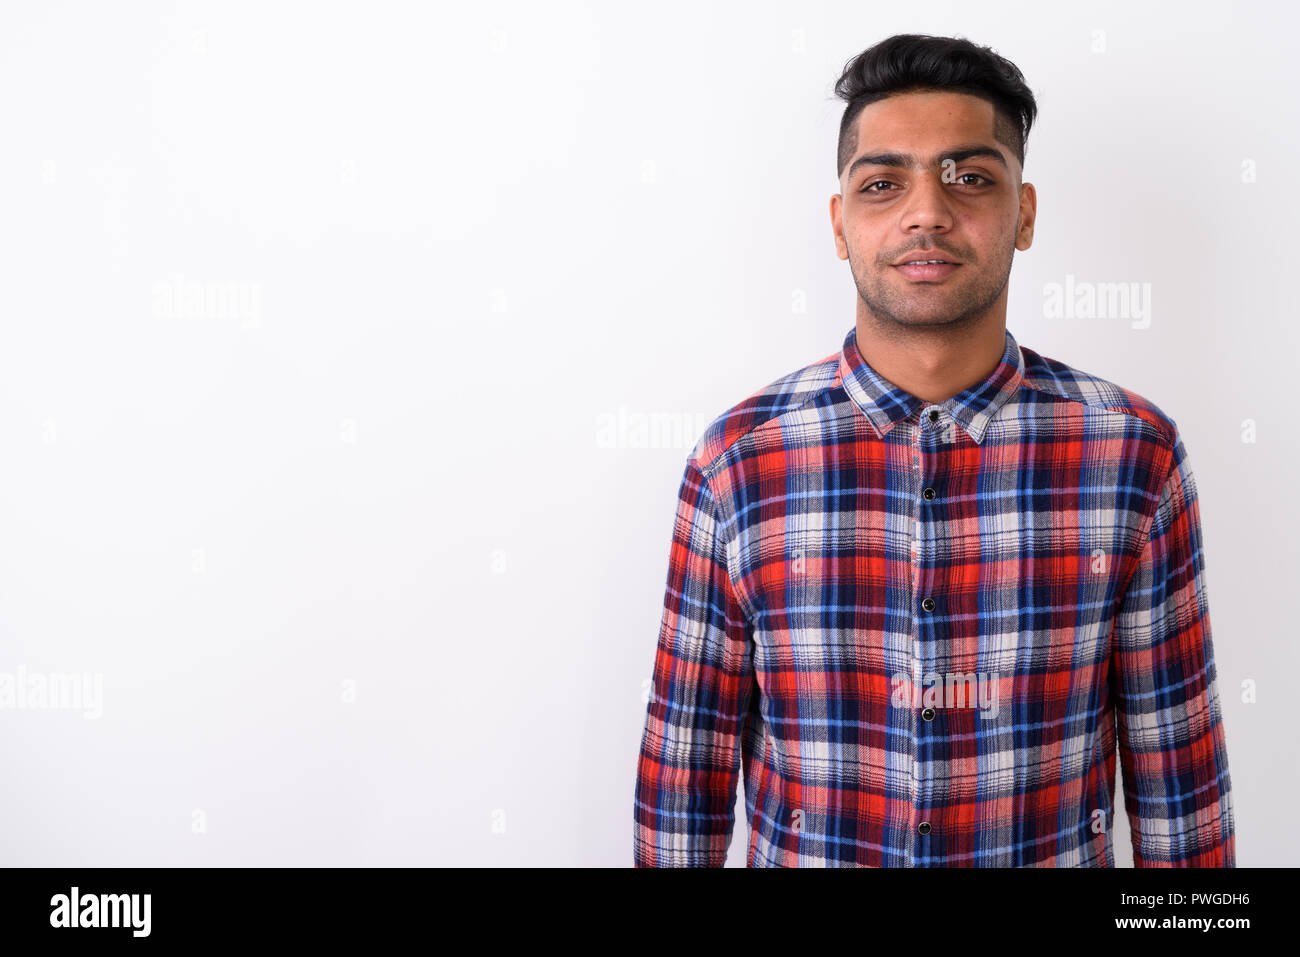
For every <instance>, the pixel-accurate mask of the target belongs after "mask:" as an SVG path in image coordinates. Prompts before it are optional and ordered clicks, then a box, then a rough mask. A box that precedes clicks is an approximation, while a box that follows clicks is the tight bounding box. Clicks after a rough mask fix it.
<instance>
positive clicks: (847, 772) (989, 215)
mask: <svg viewBox="0 0 1300 957" xmlns="http://www.w3.org/2000/svg"><path fill="white" fill-rule="evenodd" d="M836 92H837V93H838V94H839V95H840V96H841V97H843V98H844V99H845V100H846V101H847V102H848V106H847V108H846V110H845V113H844V119H843V121H842V123H841V127H840V142H839V155H838V173H839V180H840V192H839V193H838V194H837V195H835V196H833V197H831V201H830V213H831V222H832V226H833V228H834V234H835V244H836V248H837V250H838V253H839V257H840V258H841V259H846V260H848V263H849V269H850V271H851V273H852V275H853V280H854V282H855V283H856V285H857V289H858V294H859V296H858V301H857V316H856V322H855V326H854V328H853V329H852V330H850V331H849V333H848V335H847V336H846V338H845V340H844V343H843V349H842V350H841V351H839V352H836V353H834V354H832V355H829V356H827V357H826V358H824V359H822V360H820V361H818V362H814V363H812V364H811V365H807V366H804V367H803V368H801V369H799V370H797V371H795V372H793V373H791V374H789V375H787V376H785V377H783V378H781V379H778V380H777V381H775V382H773V383H771V384H770V385H768V386H766V387H765V388H763V389H761V390H759V391H758V392H755V393H754V394H753V395H751V396H750V397H749V398H747V399H745V400H744V401H743V402H740V403H739V404H737V405H735V406H734V407H732V408H731V409H729V410H728V411H726V412H725V413H723V414H722V415H721V416H719V417H718V418H717V419H716V420H715V421H714V422H713V423H712V424H711V425H710V426H709V428H708V429H707V430H706V431H705V433H704V435H703V436H702V437H701V438H700V440H699V442H698V444H697V445H696V446H695V448H694V449H693V451H692V452H691V454H690V456H689V458H688V461H687V465H686V470H685V474H684V476H683V478H682V482H681V486H680V491H679V495H678V502H677V513H676V521H675V526H674V530H673V536H672V547H671V551H670V560H669V571H668V581H667V588H666V593H665V600H664V606H665V607H664V613H663V618H662V622H661V626H660V630H659V641H658V650H657V653H656V657H655V664H654V687H653V692H652V695H651V698H650V704H649V708H648V713H647V716H646V724H645V729H644V734H643V737H642V742H641V750H640V758H639V763H638V767H637V781H636V800H635V839H634V853H635V863H636V865H638V866H721V865H722V864H723V862H724V860H725V858H726V853H727V848H728V846H729V844H730V840H731V835H732V830H733V824H734V819H735V817H734V804H735V797H736V791H737V787H738V774H739V773H740V770H741V768H742V766H743V771H744V788H745V803H746V811H747V815H748V818H749V821H750V825H749V831H748V856H747V864H748V866H751V867H794V866H829V867H848V866H868V867H938V866H943V867H967V866H971V867H1114V866H1115V858H1114V852H1113V846H1112V842H1111V828H1112V824H1113V822H1114V812H1115V808H1114V797H1115V755H1116V750H1117V749H1118V752H1119V756H1120V761H1121V767H1122V770H1123V781H1124V788H1123V791H1124V806H1125V810H1126V812H1127V814H1128V818H1129V822H1130V826H1131V832H1132V843H1133V855H1134V860H1135V863H1136V865H1137V866H1139V867H1233V866H1235V850H1234V824H1233V812H1232V799H1231V782H1230V779H1229V777H1228V764H1227V753H1226V748H1225V741H1224V731H1223V724H1222V720H1221V714H1220V707H1219V696H1218V689H1217V685H1216V676H1215V666H1214V654H1213V648H1212V644H1211V638H1210V621H1209V608H1208V604H1207V598H1206V586H1205V577H1204V555H1203V550H1202V537H1201V530H1200V518H1199V511H1198V502H1197V496H1196V486H1195V483H1194V481H1193V476H1192V472H1191V468H1190V465H1189V460H1188V457H1187V453H1186V450H1185V449H1184V447H1183V443H1182V439H1181V436H1180V433H1179V431H1178V428H1177V426H1176V424H1175V422H1174V421H1173V420H1172V419H1171V418H1169V417H1168V416H1167V415H1165V413H1164V412H1162V411H1161V410H1160V409H1159V408H1158V407H1157V406H1156V405H1154V404H1153V403H1151V402H1150V401H1148V400H1146V399H1144V398H1142V397H1141V396H1139V395H1137V394H1135V393H1133V392H1130V391H1128V390H1126V389H1123V388H1121V387H1119V386H1117V385H1115V384H1112V383H1110V382H1107V381H1105V380H1103V379H1100V378H1097V377H1095V376H1092V375H1089V374H1087V373H1084V372H1081V371H1078V370H1076V369H1073V368H1071V367H1070V366H1068V365H1066V364H1064V363H1062V362H1060V361H1057V360H1055V359H1050V358H1047V357H1045V356H1041V355H1039V354H1038V353H1036V352H1034V351H1033V350H1032V349H1028V348H1025V347H1022V346H1020V345H1019V344H1018V343H1017V342H1016V340H1015V338H1014V337H1013V336H1012V335H1011V333H1010V332H1009V331H1008V330H1007V329H1006V308H1007V281H1008V277H1009V274H1010V270H1011V261H1012V256H1013V250H1015V249H1021V250H1025V249H1028V248H1029V246H1030V244H1031V242H1032V239H1033V229H1034V216H1035V212H1036V206H1037V199H1036V196H1035V192H1034V187H1033V186H1032V185H1031V184H1029V183H1024V182H1022V179H1021V176H1022V167H1023V163H1024V150H1025V141H1026V138H1027V136H1028V133H1029V128H1030V126H1031V125H1032V122H1033V119H1034V116H1035V113H1036V104H1035V101H1034V98H1033V95H1032V93H1031V92H1030V91H1029V89H1028V88H1027V87H1026V85H1025V83H1024V78H1023V76H1022V75H1021V73H1020V71H1019V70H1018V69H1017V68H1016V67H1015V66H1014V65H1013V64H1011V63H1009V62H1008V61H1006V60H1004V59H1003V58H1001V57H1000V56H998V55H997V54H995V53H994V52H993V51H991V50H989V49H987V48H984V47H978V46H975V45H973V44H971V43H969V42H967V41H965V40H960V39H950V38H940V37H925V36H915V35H903V36H896V37H892V38H890V39H888V40H885V41H883V42H882V43H880V44H877V45H876V46H873V47H871V48H870V49H868V50H866V51H865V52H863V53H862V54H861V55H859V56H858V57H856V58H855V59H853V60H852V61H850V63H849V64H848V65H847V66H846V68H845V71H844V75H843V76H842V77H841V78H840V80H839V82H838V84H837V86H836Z"/></svg>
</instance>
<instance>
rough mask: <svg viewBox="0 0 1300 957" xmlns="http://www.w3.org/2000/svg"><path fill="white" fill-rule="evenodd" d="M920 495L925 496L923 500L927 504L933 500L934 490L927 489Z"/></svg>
mask: <svg viewBox="0 0 1300 957" xmlns="http://www.w3.org/2000/svg"><path fill="white" fill-rule="evenodd" d="M921 494H922V495H924V496H925V500H926V501H927V502H928V501H930V500H931V499H933V498H934V489H932V488H928V489H926V490H925V491H924V492H922V493H921Z"/></svg>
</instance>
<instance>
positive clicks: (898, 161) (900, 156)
mask: <svg viewBox="0 0 1300 957" xmlns="http://www.w3.org/2000/svg"><path fill="white" fill-rule="evenodd" d="M976 156H988V157H990V158H992V159H995V160H997V161H998V162H999V163H1001V164H1002V168H1003V169H1006V168H1007V161H1006V160H1005V159H1003V158H1002V154H1001V153H1000V152H998V151H997V150H995V149H994V148H993V147H991V146H985V145H984V144H983V143H971V144H969V145H966V146H955V147H953V148H952V149H949V150H944V151H943V152H942V153H940V154H939V155H938V156H936V157H934V159H933V160H932V161H931V164H930V165H932V166H939V165H941V164H942V163H943V162H944V161H945V160H952V161H953V162H954V163H960V162H962V161H963V160H968V159H972V158H973V157H976ZM917 165H918V163H917V159H916V157H915V156H913V155H912V154H911V153H867V154H865V155H863V156H859V157H858V158H857V159H855V160H854V161H853V163H852V164H851V165H850V166H849V172H848V177H847V178H848V179H852V178H853V174H854V173H856V172H857V171H858V169H859V168H861V167H863V166H894V167H898V168H900V169H901V168H908V167H910V168H915V167H916V166H917Z"/></svg>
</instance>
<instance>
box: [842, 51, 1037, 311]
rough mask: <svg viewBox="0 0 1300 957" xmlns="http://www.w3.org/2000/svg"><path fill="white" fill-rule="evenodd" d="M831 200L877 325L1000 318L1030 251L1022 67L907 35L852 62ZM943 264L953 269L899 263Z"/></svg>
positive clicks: (1031, 111) (1031, 195) (1026, 97)
mask: <svg viewBox="0 0 1300 957" xmlns="http://www.w3.org/2000/svg"><path fill="white" fill-rule="evenodd" d="M835 92H836V94H837V95H838V96H840V97H841V98H843V99H844V100H846V101H847V103H848V106H847V107H846V108H845V111H844V117H843V119H842V121H841V123H840V137H839V149H838V156H837V172H838V175H839V180H840V192H839V193H838V194H836V195H835V196H832V197H831V222H832V226H833V228H834V231H835V243H836V248H837V250H838V253H839V257H840V258H841V259H847V260H848V261H849V268H850V271H851V272H852V274H853V279H854V282H855V283H856V284H857V287H858V294H859V296H860V298H861V301H862V305H863V306H864V307H865V308H866V310H867V312H868V313H869V314H870V315H871V317H872V318H874V319H875V320H876V321H877V322H879V323H884V324H895V325H899V326H930V327H935V326H957V325H960V324H963V323H969V322H974V321H978V320H980V319H983V318H985V317H987V316H989V315H990V314H992V313H994V312H996V311H998V310H999V309H1000V310H1001V315H1002V316H1003V317H1005V310H1006V287H1007V279H1008V277H1009V276H1010V273H1011V260H1012V255H1013V253H1014V250H1016V249H1028V248H1029V246H1030V243H1031V242H1032V241H1033V226H1034V215H1035V212H1036V209H1037V197H1036V195H1035V192H1034V187H1033V185H1032V184H1030V183H1024V182H1022V174H1023V167H1024V158H1025V144H1026V141H1027V139H1028V136H1029V129H1030V127H1031V126H1032V125H1033V121H1034V117H1035V115H1036V114H1037V104H1036V103H1035V101H1034V96H1033V94H1032V93H1031V92H1030V90H1029V88H1028V86H1026V85H1025V81H1024V77H1023V76H1022V75H1021V73H1020V70H1019V69H1017V68H1016V66H1015V65H1014V64H1013V63H1011V62H1009V61H1008V60H1005V59H1003V58H1002V57H1000V56H998V55H997V54H996V53H994V52H993V51H992V50H990V49H988V48H986V47H980V46H976V45H975V44H973V43H971V42H970V41H968V40H963V39H957V38H951V37H930V36H918V35H914V34H903V35H899V36H894V37H890V38H889V39H887V40H884V41H882V42H880V43H877V44H876V45H875V46H872V47H870V48H869V49H867V50H865V51H863V52H862V53H861V54H859V55H858V56H856V57H854V58H853V59H852V60H850V61H849V62H848V64H847V65H846V66H845V68H844V73H843V75H842V76H841V77H840V78H839V80H838V82H837V83H836V84H835ZM936 259H942V260H945V261H947V262H948V263H949V265H946V266H931V267H928V268H918V267H913V266H906V265H901V264H905V263H908V262H913V261H918V260H936Z"/></svg>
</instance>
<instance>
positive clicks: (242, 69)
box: [0, 2, 1300, 866]
mask: <svg viewBox="0 0 1300 957" xmlns="http://www.w3.org/2000/svg"><path fill="white" fill-rule="evenodd" d="M917 10H918V12H917V14H916V15H911V16H902V15H901V14H900V13H899V12H898V11H896V10H893V9H891V8H889V7H883V8H882V7H881V6H879V5H872V4H861V3H847V2H840V3H825V4H822V5H820V6H816V7H810V6H809V5H808V4H804V3H800V4H794V3H761V4H754V3H743V4H742V3H726V4H722V3H719V4H714V5H701V4H700V3H696V2H690V3H688V2H675V3H658V4H655V5H653V6H651V7H646V6H623V5H620V6H618V7H615V6H614V5H606V4H597V3H562V4H546V5H537V4H531V3H523V2H520V3H494V4H490V5H467V4H447V5H445V6H443V7H441V8H436V9H430V8H429V7H428V6H427V5H425V4H416V3H410V4H396V3H366V4H361V3H350V4H321V3H310V4H309V3H305V2H304V3H299V4H287V3H285V4H255V3H244V4H230V3H227V4H220V5H217V4H197V3H155V4H133V5H130V6H124V5H114V6H112V7H110V6H106V5H101V4H93V3H62V4H55V3H51V4H41V5H27V6H26V7H22V8H19V7H7V8H6V9H5V11H4V13H3V14H0V90H3V91H4V92H3V94H0V130H3V139H4V147H3V149H0V309H2V310H3V314H2V317H0V455H2V458H0V673H7V674H10V675H14V676H17V675H19V674H26V675H30V674H38V675H45V676H49V675H56V676H59V675H62V676H68V675H82V674H85V675H89V676H91V678H92V679H97V680H98V681H99V682H100V683H101V685H100V686H101V689H102V697H101V698H100V699H99V700H98V701H97V702H95V706H94V708H93V709H92V710H95V709H98V710H99V711H100V713H99V715H98V717H86V714H85V709H84V708H81V709H78V708H59V709H38V708H33V707H14V708H10V709H8V710H3V711H0V767H2V768H3V771H0V776H2V777H3V778H4V780H5V786H4V787H2V788H0V863H4V864H27V865H89V866H108V865H176V864H182V865H184V864H222V865H225V864H256V865H264V864H265V865H272V864H275V865H290V864H292V865H317V864H483V865H518V864H562V865H579V864H582V865H587V864H593V865H620V866H621V865H627V864H630V863H631V834H632V798H633V787H634V777H635V765H636V755H637V748H638V745H639V738H640V733H641V729H642V726H643V723H644V720H645V699H644V697H643V695H644V692H645V683H646V682H647V680H648V678H649V676H650V670H651V666H652V663H653V653H654V647H655V639H656V632H657V627H658V623H659V614H660V610H661V607H662V601H663V587H664V579H665V575H666V571H667V558H668V542H669V534H670V531H671V521H672V514H673V508H674V495H675V491H676V487H677V482H678V480H679V479H680V476H681V470H682V466H683V464H684V461H685V456H686V454H687V450H688V449H689V447H690V445H691V444H693V442H694V440H695V438H696V435H697V434H698V431H699V429H698V428H696V427H695V423H698V422H700V421H701V419H703V421H705V422H707V420H708V419H710V418H712V417H713V416H714V415H716V414H717V413H719V412H721V411H722V410H723V409H725V408H726V407H727V406H729V405H731V404H733V403H734V402H736V401H738V400H739V399H741V398H743V397H744V396H745V395H748V394H749V393H750V392H752V391H753V390H754V389H756V388H758V387H759V386H761V385H763V384H764V383H766V382H769V381H771V380H772V379H774V378H776V377H777V376H779V375H782V374H784V373H785V372H788V371H791V370H793V369H794V368H796V367H798V366H801V365H804V364H806V363H808V362H811V361H812V360H814V359H817V358H821V357H823V356H825V355H827V354H829V353H832V352H834V351H836V350H837V349H838V348H839V346H840V343H841V340H842V339H843V336H844V333H845V332H847V330H848V329H849V327H850V326H851V325H852V323H853V309H854V300H853V297H854V291H853V286H852V282H851V280H850V277H849V274H848V268H847V265H846V264H845V263H843V262H841V261H840V260H838V259H837V258H836V257H835V254H834V245H833V243H832V238H831V230H830V224H829V217H828V214H827V200H828V197H829V196H830V195H831V193H833V192H835V191H836V189H837V188H838V187H837V182H836V179H835V174H834V152H835V136H836V130H837V124H838V120H839V116H840V112H841V109H842V104H841V103H840V101H838V100H836V99H834V98H833V96H832V95H831V86H832V84H833V82H834V80H835V78H836V77H837V76H838V73H839V70H840V68H841V66H842V65H843V63H844V62H845V61H846V60H847V59H848V58H849V57H851V56H853V55H854V54H856V53H857V52H859V51H860V50H861V49H863V48H865V47H866V46H869V45H870V44H871V43H874V42H875V41H877V40H879V39H881V38H883V37H884V36H886V35H888V34H891V33H895V32H931V33H947V34H962V35H965V36H967V37H969V38H971V39H973V40H975V41H976V42H979V43H985V44H990V45H992V46H994V47H995V48H997V49H998V50H999V52H1001V53H1003V54H1004V55H1006V56H1008V57H1009V58H1011V59H1012V60H1014V61H1015V62H1016V63H1017V64H1019V66H1020V67H1021V68H1022V69H1023V70H1024V72H1025V74H1026V76H1027V78H1028V80H1029V83H1030V85H1031V87H1032V88H1033V89H1034V91H1035V93H1036V95H1037V96H1038V98H1039V103H1040V106H1041V110H1042V112H1041V117H1040V123H1039V125H1038V126H1037V127H1036V128H1035V129H1034V131H1033V133H1032V134H1031V136H1030V140H1029V151H1028V159H1027V164H1026V179H1028V180H1029V181H1031V182H1033V183H1035V184H1036V186H1037V189H1038V196H1039V217H1038V223H1037V229H1036V239H1035V243H1034V246H1033V248H1032V249H1031V250H1030V251H1028V252H1025V253H1019V254H1017V259H1016V265H1015V268H1014V270H1013V273H1012V292H1011V301H1010V308H1009V314H1008V325H1009V327H1010V328H1011V330H1012V332H1013V334H1014V335H1015V336H1016V337H1017V339H1018V340H1019V341H1020V342H1021V344H1022V345H1026V346H1029V347H1030V348H1033V349H1035V350H1036V351H1038V352H1040V353H1042V354H1045V355H1048V356H1052V357H1055V358H1060V359H1062V360H1063V361H1066V362H1069V363H1070V364H1072V365H1074V366H1076V367H1078V368H1081V369H1083V370H1086V371H1089V372H1093V373H1095V374H1097V375H1101V376H1103V377H1105V378H1109V379H1112V380H1113V381H1116V382H1119V383H1120V384H1122V385H1125V386H1126V387H1128V388H1131V389H1133V390H1135V391H1137V392H1139V393H1141V394H1143V395H1145V396H1147V397H1149V398H1150V399H1152V400H1153V401H1155V402H1156V403H1157V404H1159V405H1160V406H1161V407H1162V408H1163V409H1164V410H1165V411H1167V412H1168V413H1169V414H1170V415H1172V416H1173V417H1174V418H1175V419H1176V420H1177V421H1178V423H1179V426H1180V428H1181V429H1182V431H1183V435H1184V437H1185V440H1186V443H1187V448H1188V450H1189V453H1190V455H1191V456H1192V460H1193V462H1194V466H1195V470H1196V475H1197V482H1198V489H1199V492H1200V495H1201V500H1202V505H1201V508H1202V516H1203V521H1204V532H1205V543H1206V550H1207V580H1208V582H1209V583H1210V584H1209V588H1210V593H1211V609H1212V620H1213V624H1214V636H1215V651H1216V658H1217V666H1218V669H1219V676H1220V678H1219V680H1220V683H1221V691H1222V693H1223V704H1224V708H1225V722H1226V733H1227V741H1228V747H1229V760H1230V769H1231V773H1232V777H1233V785H1234V801H1235V809H1236V816H1237V823H1238V855H1239V863H1240V864H1241V865H1242V866H1255V865H1278V864H1290V865H1294V864H1296V863H1300V837H1297V831H1296V829H1295V828H1294V827H1290V826H1287V825H1286V823H1285V822H1286V821H1287V820H1288V819H1289V811H1290V805H1289V803H1288V802H1289V797H1290V796H1291V795H1293V794H1294V793H1295V792H1296V790H1297V788H1300V780H1298V778H1300V774H1298V773H1297V748H1296V732H1295V726H1294V722H1293V717H1294V711H1293V708H1292V707H1291V700H1290V699H1291V696H1292V685H1293V680H1292V679H1293V678H1294V676H1295V673H1296V665H1297V654H1298V653H1297V649H1298V648H1300V643H1298V642H1297V626H1296V624H1295V621H1296V618H1295V614H1294V608H1293V605H1292V602H1293V599H1294V593H1295V589H1294V582H1295V580H1296V578H1297V574H1298V573H1300V560H1298V557H1297V553H1298V552H1300V549H1297V546H1296V541H1297V535H1296V533H1297V530H1298V527H1300V521H1298V515H1297V512H1298V510H1300V505H1298V504H1297V503H1298V502H1300V497H1298V496H1297V495H1296V494H1295V491H1294V482H1295V477H1296V466H1297V454H1296V446H1295V440H1294V436H1295V434H1296V424H1295V411H1294V410H1295V400H1294V394H1295V393H1294V389H1295V384H1296V374H1295V368H1294V367H1295V362H1296V356H1297V351H1298V350H1297V345H1298V343H1297V339H1298V337H1297V332H1296V322H1297V312H1296V309H1295V306H1294V297H1293V294H1292V291H1293V288H1294V277H1295V275H1296V265H1295V263H1296V256H1297V244H1296V240H1295V230H1294V224H1295V223H1296V222H1297V220H1298V219H1300V209H1298V208H1297V207H1298V205H1300V203H1298V197H1300V191H1297V189H1296V184H1295V175H1294V174H1295V165H1296V158H1297V146H1298V143H1297V139H1298V138H1300V128H1298V126H1297V124H1296V122H1295V121H1296V110H1295V103H1296V94H1297V84H1296V80H1295V71H1294V41H1293V31H1294V30H1295V28H1296V26H1297V22H1296V14H1295V10H1294V7H1290V6H1287V5H1285V4H1283V3H1280V2H1279V3H1276V4H1262V3H1258V4H1247V3H1235V4H1231V5H1229V4H1215V3H1182V4H1179V5H1178V6H1177V7H1176V8H1175V7H1173V6H1170V5H1145V4H1134V3H1101V4H1089V5H1086V6H1080V7H1077V8H1076V12H1069V13H1063V12H1061V11H1060V10H1058V9H1057V8H1054V7H1051V6H1048V7H1043V6H1041V5H1029V4H1015V5H1012V4H998V5H993V4H989V3H984V4H979V5H975V6H971V5H969V4H957V3H953V4H927V5H924V7H918V8H917ZM1098 31H1101V33H1098ZM1103 37H1104V52H1103V51H1101V50H1099V49H1098V47H1099V46H1100V40H1101V39H1102V38H1103ZM1244 165H1248V166H1249V168H1251V169H1252V170H1254V172H1255V179H1254V181H1246V179H1248V177H1243V167H1244ZM1067 275H1073V276H1074V277H1075V280H1076V281H1092V282H1140V283H1150V284H1151V286H1150V288H1151V290H1152V307H1153V309H1152V317H1151V323H1150V326H1149V328H1138V329H1135V328H1133V324H1132V323H1131V322H1129V321H1127V320H1114V319H1054V318H1049V317H1047V316H1045V315H1044V310H1043V290H1044V288H1045V287H1046V286H1047V284H1049V283H1053V282H1064V281H1065V278H1066V276H1067ZM195 290H197V291H198V292H199V293H201V294H202V295H201V296H200V297H199V298H198V299H197V300H192V296H191V294H192V293H193V292H194V291H195ZM620 409H624V410H625V411H626V412H627V413H629V414H632V415H637V414H652V413H659V414H675V415H680V416H682V418H683V421H684V422H686V423H687V427H686V429H685V431H684V433H683V436H682V437H681V439H680V441H677V442H675V443H668V444H667V447H657V448H633V447H629V444H628V443H627V442H616V443H615V445H614V447H607V446H606V443H603V442H602V440H601V432H600V429H599V426H600V423H601V422H602V416H606V415H611V414H612V415H614V416H617V415H618V412H619V410H620ZM1246 419H1250V420H1253V422H1254V423H1255V427H1256V429H1257V441H1255V442H1254V443H1243V441H1242V422H1243V420H1246ZM1244 681H1254V682H1257V683H1258V701H1257V703H1254V704H1245V703H1243V702H1242V700H1241V685H1242V682H1244ZM89 687H90V688H91V689H92V690H93V688H94V684H93V680H92V682H91V684H90V685H89ZM743 807H744V805H743V801H738V808H739V809H740V810H741V811H742V813H743ZM196 832H197V833H196ZM744 835H745V827H744V824H743V821H742V822H741V823H739V824H738V825H737V830H736V839H735V840H734V841H733V844H732V858H731V861H732V863H733V864H739V863H743V861H744V850H745V848H744ZM1120 839H1121V841H1122V842H1127V834H1126V833H1124V834H1122V835H1120ZM1122 857H1123V855H1121V858H1122ZM1129 861H1131V857H1130V858H1129ZM1125 863H1127V862H1125Z"/></svg>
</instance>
